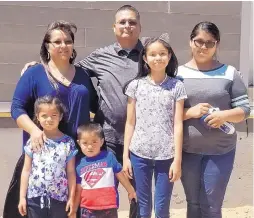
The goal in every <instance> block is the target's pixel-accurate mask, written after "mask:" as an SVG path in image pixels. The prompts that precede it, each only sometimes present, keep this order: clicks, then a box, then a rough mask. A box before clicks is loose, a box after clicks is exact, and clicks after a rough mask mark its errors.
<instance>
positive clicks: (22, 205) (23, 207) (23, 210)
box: [18, 198, 27, 216]
mask: <svg viewBox="0 0 254 218" xmlns="http://www.w3.org/2000/svg"><path fill="white" fill-rule="evenodd" d="M18 209H19V213H20V214H21V216H25V215H26V214H27V211H26V199H25V198H21V199H20V200H19V205H18Z"/></svg>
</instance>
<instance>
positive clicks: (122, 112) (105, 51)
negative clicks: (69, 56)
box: [76, 41, 143, 145]
mask: <svg viewBox="0 0 254 218" xmlns="http://www.w3.org/2000/svg"><path fill="white" fill-rule="evenodd" d="M142 48H143V46H142V44H141V42H140V41H138V43H137V45H136V46H135V48H133V49H132V50H131V51H129V52H127V51H125V50H124V49H122V48H121V47H120V45H119V44H118V43H114V44H112V45H109V46H106V47H103V48H99V49H97V50H96V51H94V52H92V53H91V54H90V55H89V56H88V57H86V58H85V59H83V60H81V61H80V62H78V63H77V64H76V65H77V66H80V67H82V68H85V69H88V70H89V73H90V76H91V77H96V78H97V79H98V91H99V93H100V100H99V110H98V112H97V113H96V115H95V118H94V120H95V121H96V122H99V123H101V124H102V125H103V130H104V134H105V138H106V141H107V142H111V143H115V144H121V145H123V135H124V127H125V121H126V107H127V96H125V95H124V94H123V87H124V85H125V84H126V83H127V82H128V81H130V80H132V79H133V78H134V77H135V76H136V75H137V73H138V57H139V54H140V51H141V49H142Z"/></svg>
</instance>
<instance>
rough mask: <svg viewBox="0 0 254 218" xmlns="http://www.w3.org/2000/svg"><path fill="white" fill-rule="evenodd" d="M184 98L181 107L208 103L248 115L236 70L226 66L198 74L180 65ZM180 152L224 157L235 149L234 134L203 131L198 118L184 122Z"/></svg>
mask: <svg viewBox="0 0 254 218" xmlns="http://www.w3.org/2000/svg"><path fill="white" fill-rule="evenodd" d="M178 76H179V77H182V79H183V83H184V86H185V88H186V92H187V95H188V99H187V100H186V101H185V104H184V106H185V108H190V107H193V106H195V105H196V104H198V103H209V104H211V105H212V106H213V107H218V108H220V109H221V110H228V109H232V108H235V107H240V108H242V109H243V111H244V112H245V116H246V117H248V116H249V114H250V105H249V101H248V96H247V89H246V87H245V85H244V83H243V81H242V79H241V76H240V74H239V73H238V71H237V70H236V69H235V68H234V67H233V66H230V65H222V66H220V67H219V68H217V69H214V70H210V71H198V70H195V69H191V68H188V67H186V66H180V67H179V68H178ZM183 127H184V128H183V129H184V136H183V150H184V151H186V152H189V153H197V154H207V155H217V154H225V153H227V152H229V151H231V150H232V149H234V148H235V146H236V133H234V134H233V135H228V134H226V133H224V132H222V131H221V130H220V129H207V128H205V127H204V125H202V123H201V122H200V119H195V118H192V119H189V120H186V121H184V126H183Z"/></svg>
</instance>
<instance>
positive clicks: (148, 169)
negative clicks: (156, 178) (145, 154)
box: [130, 153, 153, 218]
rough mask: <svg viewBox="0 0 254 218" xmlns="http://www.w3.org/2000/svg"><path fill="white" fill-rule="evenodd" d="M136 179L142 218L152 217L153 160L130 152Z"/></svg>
mask: <svg viewBox="0 0 254 218" xmlns="http://www.w3.org/2000/svg"><path fill="white" fill-rule="evenodd" d="M130 159H131V163H132V167H133V172H134V177H135V181H136V193H137V199H138V205H139V215H140V217H141V218H150V217H151V214H152V177H153V160H150V159H145V158H141V157H138V156H137V155H135V154H133V153H130Z"/></svg>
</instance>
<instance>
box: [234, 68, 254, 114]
mask: <svg viewBox="0 0 254 218" xmlns="http://www.w3.org/2000/svg"><path fill="white" fill-rule="evenodd" d="M230 96H231V106H232V108H236V107H240V108H241V109H242V110H243V111H244V113H245V118H247V117H248V116H249V115H250V103H249V99H248V95H247V88H246V86H245V84H244V83H243V80H242V78H241V75H240V74H239V73H238V72H237V71H236V70H235V72H234V78H233V82H232V86H231V88H230Z"/></svg>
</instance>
